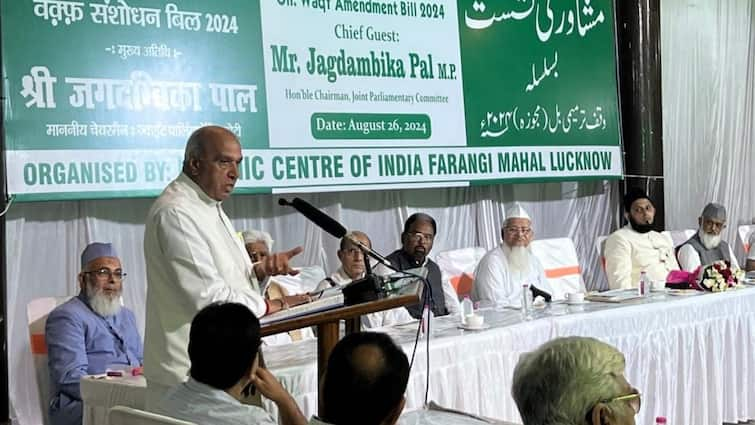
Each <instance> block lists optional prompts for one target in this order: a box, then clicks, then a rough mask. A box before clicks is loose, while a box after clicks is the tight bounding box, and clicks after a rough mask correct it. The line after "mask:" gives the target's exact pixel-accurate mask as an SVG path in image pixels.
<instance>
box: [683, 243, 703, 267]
mask: <svg viewBox="0 0 755 425" xmlns="http://www.w3.org/2000/svg"><path fill="white" fill-rule="evenodd" d="M678 256H679V266H681V269H682V270H684V271H688V272H693V271H695V270H696V269H697V268H698V267H700V254H698V253H697V250H696V249H695V248H694V247H693V246H692V245H690V244H684V246H682V247H681V248H679V254H678Z"/></svg>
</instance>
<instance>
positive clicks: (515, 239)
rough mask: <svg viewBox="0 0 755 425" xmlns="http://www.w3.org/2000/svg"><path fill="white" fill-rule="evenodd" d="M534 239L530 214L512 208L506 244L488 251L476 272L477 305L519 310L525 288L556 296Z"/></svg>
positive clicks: (505, 225)
mask: <svg viewBox="0 0 755 425" xmlns="http://www.w3.org/2000/svg"><path fill="white" fill-rule="evenodd" d="M533 236H534V233H533V231H532V221H531V219H530V216H529V214H527V211H525V210H524V208H522V206H521V205H519V204H518V203H517V204H515V205H514V206H513V207H511V208H509V209H508V210H507V211H506V221H504V223H503V227H502V228H501V237H502V238H503V243H501V246H499V247H496V248H494V249H492V250H490V251H488V253H487V254H485V256H484V257H482V260H480V263H479V264H478V265H477V269H476V270H475V282H474V286H473V287H472V299H473V300H474V301H492V302H493V303H494V304H495V305H496V306H511V307H520V306H521V305H522V285H524V284H528V285H530V286H531V287H535V288H536V289H539V290H540V291H544V292H547V293H548V294H552V293H553V289H552V288H551V287H550V284H548V280H547V279H546V278H545V270H544V269H543V266H542V264H540V260H538V259H537V257H535V256H534V255H533V254H532V252H531V250H530V242H532V238H533ZM533 292H535V291H533Z"/></svg>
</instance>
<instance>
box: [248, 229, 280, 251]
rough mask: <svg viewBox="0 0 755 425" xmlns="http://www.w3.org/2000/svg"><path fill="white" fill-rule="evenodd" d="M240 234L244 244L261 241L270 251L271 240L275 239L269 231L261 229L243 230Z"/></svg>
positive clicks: (271, 246)
mask: <svg viewBox="0 0 755 425" xmlns="http://www.w3.org/2000/svg"><path fill="white" fill-rule="evenodd" d="M241 236H242V237H243V238H244V244H248V243H254V242H259V241H262V242H264V243H265V245H267V249H268V250H271V251H272V249H273V242H275V241H274V240H273V237H272V236H270V233H267V232H265V231H262V230H245V231H244V232H243V233H242V234H241Z"/></svg>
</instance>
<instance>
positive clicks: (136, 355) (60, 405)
mask: <svg viewBox="0 0 755 425" xmlns="http://www.w3.org/2000/svg"><path fill="white" fill-rule="evenodd" d="M125 277H126V273H124V272H123V270H122V269H121V261H120V260H119V259H118V254H116V252H115V249H113V245H111V244H109V243H97V242H95V243H91V244H89V245H88V246H87V247H86V249H85V250H84V252H83V253H82V254H81V273H79V277H78V280H79V287H80V288H81V292H79V295H78V296H76V297H74V298H71V299H70V300H69V301H67V302H66V303H65V304H61V305H60V306H58V307H57V308H55V309H54V310H53V311H52V312H51V313H50V315H49V316H48V318H47V324H46V326H45V340H46V342H47V353H48V356H49V368H50V384H51V386H52V388H53V397H52V401H51V402H50V421H51V423H52V424H53V425H62V424H66V425H68V424H71V425H72V424H81V421H82V416H81V415H82V411H81V408H82V402H81V392H80V391H79V380H80V379H81V377H82V376H84V375H94V374H99V373H105V369H106V368H107V367H108V366H109V365H124V366H139V365H141V364H142V360H143V358H144V356H143V347H142V339H141V337H140V336H139V332H138V331H137V328H136V320H135V319H134V313H132V312H131V311H130V310H128V309H127V308H125V307H121V293H122V290H123V287H122V284H123V279H124V278H125Z"/></svg>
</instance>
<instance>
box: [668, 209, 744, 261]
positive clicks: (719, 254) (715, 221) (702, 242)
mask: <svg viewBox="0 0 755 425" xmlns="http://www.w3.org/2000/svg"><path fill="white" fill-rule="evenodd" d="M697 223H698V225H699V226H700V228H699V229H698V230H697V233H696V234H695V235H694V236H692V237H691V238H690V239H689V240H688V241H687V242H685V243H684V244H683V245H682V246H681V247H680V248H679V251H678V252H677V257H678V258H679V265H680V266H681V267H682V270H686V271H688V272H694V271H695V270H697V268H698V267H700V266H701V265H704V266H707V265H709V264H712V263H714V262H716V261H720V260H725V261H728V262H729V263H730V264H731V265H732V266H733V267H737V268H739V263H737V257H736V256H734V252H733V251H732V250H731V246H729V244H728V243H726V241H722V240H721V232H722V231H723V230H724V229H725V228H726V208H724V206H723V205H721V204H716V203H713V202H711V203H710V204H708V205H706V206H705V208H704V209H703V213H702V215H700V217H699V218H698V219H697Z"/></svg>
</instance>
